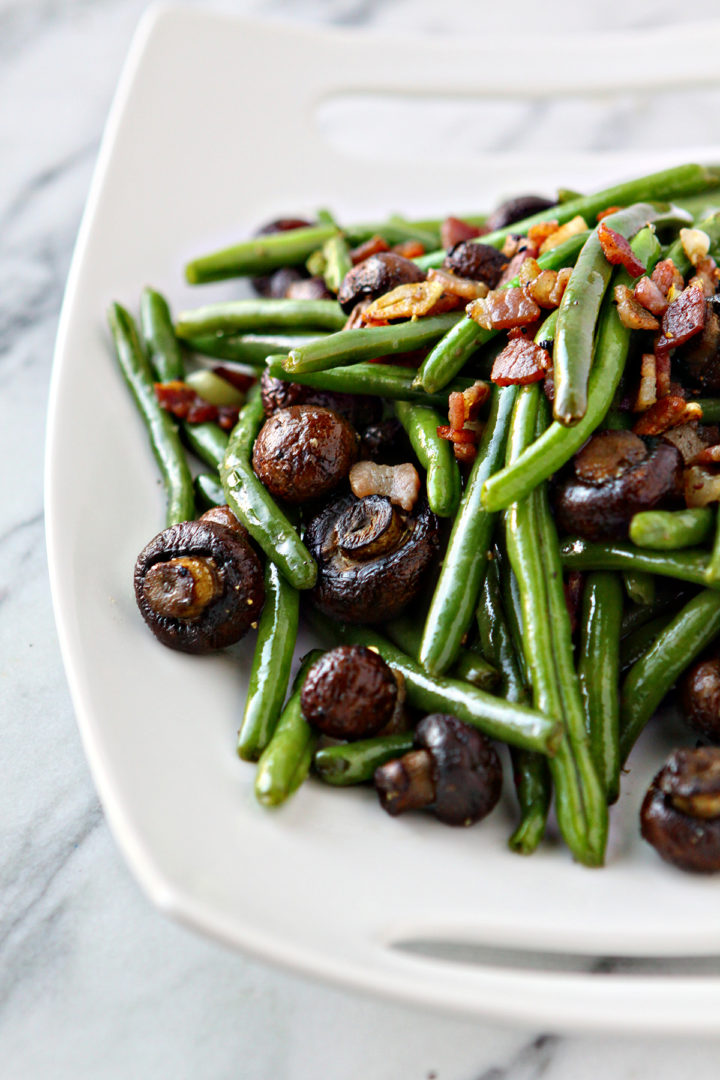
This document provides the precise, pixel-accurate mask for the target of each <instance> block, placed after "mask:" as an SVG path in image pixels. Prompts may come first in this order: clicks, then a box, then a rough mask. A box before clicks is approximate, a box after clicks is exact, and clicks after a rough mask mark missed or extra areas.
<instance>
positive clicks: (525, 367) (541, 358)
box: [490, 337, 552, 386]
mask: <svg viewBox="0 0 720 1080" xmlns="http://www.w3.org/2000/svg"><path fill="white" fill-rule="evenodd" d="M551 365H552V360H551V358H550V354H549V353H548V352H547V351H546V350H545V349H543V348H542V347H541V346H540V345H536V344H535V342H534V341H529V340H528V339H527V338H523V337H516V338H513V340H512V341H510V342H508V344H507V345H506V346H505V348H504V349H503V350H502V352H501V353H499V354H498V355H497V356H496V357H495V362H494V364H493V366H492V372H491V375H490V378H491V379H492V381H493V382H494V383H495V384H496V385H497V386H511V385H515V386H525V385H527V383H533V382H539V381H540V379H542V378H544V376H545V372H546V371H547V370H548V369H549V368H550V367H551Z"/></svg>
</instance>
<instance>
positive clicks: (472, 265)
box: [443, 240, 510, 289]
mask: <svg viewBox="0 0 720 1080" xmlns="http://www.w3.org/2000/svg"><path fill="white" fill-rule="evenodd" d="M509 262H510V260H509V259H508V257H507V255H503V253H502V251H498V249H497V248H494V247H491V246H490V244H482V243H476V242H475V241H474V240H461V241H460V243H459V244H456V245H455V247H454V248H451V249H450V251H449V252H448V253H447V255H446V256H445V261H444V263H443V266H444V267H445V268H446V269H447V270H452V272H453V273H454V274H457V276H458V277H461V278H470V280H471V281H482V282H483V284H485V285H487V287H488V288H489V289H494V288H495V286H496V285H497V284H498V282H499V281H500V278H501V277H502V275H503V271H504V270H505V269H506V267H507V265H508V263H509Z"/></svg>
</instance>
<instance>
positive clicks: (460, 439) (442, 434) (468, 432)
mask: <svg viewBox="0 0 720 1080" xmlns="http://www.w3.org/2000/svg"><path fill="white" fill-rule="evenodd" d="M437 434H438V438H439V439H447V441H448V442H452V443H476V442H477V441H478V433H477V431H473V429H472V428H465V427H463V428H454V427H451V426H450V424H438V426H437Z"/></svg>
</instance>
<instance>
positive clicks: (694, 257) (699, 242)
mask: <svg viewBox="0 0 720 1080" xmlns="http://www.w3.org/2000/svg"><path fill="white" fill-rule="evenodd" d="M680 243H681V244H682V247H683V251H684V252H685V254H686V255H687V257H688V259H689V260H690V262H691V263H692V265H693V266H697V264H698V263H699V262H700V260H701V259H704V258H705V256H706V255H707V253H708V252H709V250H710V237H709V236H708V234H707V233H706V232H703V231H702V229H681V230H680Z"/></svg>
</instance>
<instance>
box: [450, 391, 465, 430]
mask: <svg viewBox="0 0 720 1080" xmlns="http://www.w3.org/2000/svg"><path fill="white" fill-rule="evenodd" d="M465 419H466V417H465V398H464V397H463V394H462V391H460V390H454V391H453V392H452V393H451V394H450V396H449V397H448V421H449V423H450V428H451V430H452V431H460V430H461V429H462V428H463V427H464V426H465Z"/></svg>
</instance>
